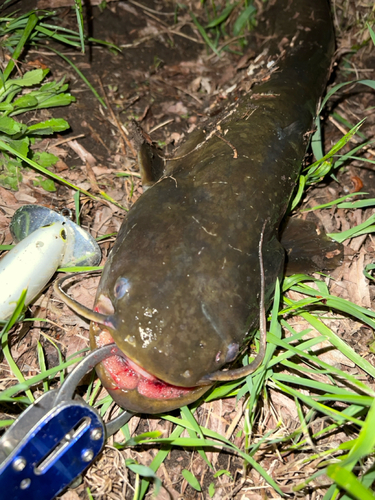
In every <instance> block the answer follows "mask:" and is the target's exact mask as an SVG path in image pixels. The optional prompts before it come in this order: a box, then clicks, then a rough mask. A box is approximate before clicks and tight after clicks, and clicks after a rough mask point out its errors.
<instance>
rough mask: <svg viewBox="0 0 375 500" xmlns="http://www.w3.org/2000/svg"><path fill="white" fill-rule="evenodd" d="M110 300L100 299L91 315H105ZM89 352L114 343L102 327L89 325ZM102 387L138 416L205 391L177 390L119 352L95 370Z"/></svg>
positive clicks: (168, 408)
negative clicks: (94, 312) (93, 313)
mask: <svg viewBox="0 0 375 500" xmlns="http://www.w3.org/2000/svg"><path fill="white" fill-rule="evenodd" d="M109 303H110V300H109V299H108V298H105V297H104V296H103V295H102V296H101V297H100V298H99V300H98V302H97V305H96V307H95V311H96V312H97V313H100V314H103V313H108V312H112V311H109V310H108V309H109V308H108V306H109ZM90 342H91V348H97V347H102V346H104V345H107V344H113V343H115V340H114V339H113V337H112V334H111V332H110V331H109V329H107V328H106V327H105V326H103V325H102V324H99V323H96V322H91V325H90ZM96 371H97V373H98V375H99V378H100V379H101V381H102V383H103V386H104V387H105V388H106V389H107V391H108V392H109V393H110V395H111V396H112V398H113V399H114V400H115V401H116V403H117V404H119V405H120V406H121V407H123V408H125V409H126V410H130V411H134V412H140V413H151V414H152V413H163V412H166V411H171V410H174V409H176V408H180V407H181V406H184V405H186V404H189V403H192V402H193V401H196V400H197V399H199V398H200V397H201V395H203V394H204V393H205V392H206V391H207V390H208V389H210V387H211V385H212V382H211V383H210V382H209V385H205V386H203V387H202V386H199V387H198V386H196V387H180V386H176V385H172V384H169V383H167V382H164V381H163V380H161V379H159V378H157V377H155V376H154V375H152V374H151V373H149V372H148V371H147V370H145V369H144V368H143V367H141V366H139V365H138V364H137V363H135V362H134V361H133V360H132V359H130V358H129V357H128V356H127V355H126V354H125V353H124V352H123V351H121V355H113V356H110V357H109V358H107V359H105V360H104V361H102V362H101V363H100V364H99V365H97V366H96Z"/></svg>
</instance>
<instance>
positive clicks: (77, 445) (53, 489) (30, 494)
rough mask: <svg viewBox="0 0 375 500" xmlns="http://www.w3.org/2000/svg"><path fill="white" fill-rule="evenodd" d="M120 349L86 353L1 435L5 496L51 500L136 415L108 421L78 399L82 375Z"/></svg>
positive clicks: (0, 478)
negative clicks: (65, 375) (75, 393)
mask: <svg viewBox="0 0 375 500" xmlns="http://www.w3.org/2000/svg"><path fill="white" fill-rule="evenodd" d="M113 355H121V351H120V350H119V349H118V348H117V347H116V346H115V345H114V344H110V345H107V346H104V347H101V348H99V349H96V350H95V351H92V352H91V353H90V354H89V355H88V356H86V357H85V358H84V359H83V360H82V361H81V362H80V363H79V364H78V365H77V366H76V368H75V369H74V370H73V371H72V373H71V374H70V375H69V376H68V378H67V379H66V381H65V382H64V383H63V385H62V386H61V388H60V389H56V390H52V391H49V392H46V393H45V394H43V396H41V397H40V398H39V399H38V400H37V401H36V402H35V403H34V404H33V405H31V406H30V407H29V408H28V409H27V410H26V411H24V412H23V413H22V414H21V416H20V417H19V418H18V419H17V420H16V422H15V423H14V424H13V425H12V426H11V427H10V428H9V429H8V430H7V432H6V433H5V434H4V435H3V436H2V437H1V439H0V497H2V493H1V492H5V491H6V492H7V495H6V496H7V498H11V499H12V500H26V499H27V500H34V499H35V500H52V499H53V498H55V496H56V495H58V494H59V493H60V492H62V491H63V490H64V489H65V488H66V487H67V486H68V485H69V484H71V483H72V481H74V480H75V479H76V478H77V477H78V476H80V475H81V474H82V473H83V472H84V471H85V469H86V468H87V467H89V465H91V464H92V462H93V461H94V460H95V459H96V458H97V456H98V455H99V453H100V452H101V450H102V449H103V447H104V444H105V441H106V439H107V437H109V436H110V435H112V434H114V433H115V432H116V431H117V430H118V429H120V428H121V427H122V426H123V425H125V423H126V422H127V421H128V420H129V419H130V418H131V417H132V415H133V414H132V413H129V412H126V411H125V412H123V413H122V414H121V415H120V416H119V417H117V418H116V419H114V420H112V421H111V422H109V424H104V422H103V420H102V418H101V417H100V415H99V413H98V412H97V411H96V410H95V409H94V408H93V407H91V406H89V405H88V404H86V403H85V402H84V401H83V400H81V399H73V396H74V392H75V389H76V387H77V384H78V382H79V381H80V380H81V378H82V377H83V375H85V374H86V373H88V372H89V371H90V370H92V368H94V367H95V365H96V364H98V363H99V362H101V361H103V359H106V358H108V357H109V356H113Z"/></svg>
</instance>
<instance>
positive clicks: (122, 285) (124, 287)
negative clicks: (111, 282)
mask: <svg viewBox="0 0 375 500" xmlns="http://www.w3.org/2000/svg"><path fill="white" fill-rule="evenodd" d="M129 288H130V283H129V280H128V279H126V278H118V279H117V280H116V283H115V286H114V289H113V292H114V294H115V297H116V299H122V297H123V296H124V295H125V294H126V292H128V291H129Z"/></svg>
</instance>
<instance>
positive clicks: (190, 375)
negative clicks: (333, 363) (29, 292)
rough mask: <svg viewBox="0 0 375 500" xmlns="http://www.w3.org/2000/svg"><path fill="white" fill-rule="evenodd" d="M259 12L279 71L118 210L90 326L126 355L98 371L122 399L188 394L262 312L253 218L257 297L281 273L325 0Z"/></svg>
mask: <svg viewBox="0 0 375 500" xmlns="http://www.w3.org/2000/svg"><path fill="white" fill-rule="evenodd" d="M272 9H274V10H275V12H274V14H272ZM269 19H270V21H269V23H271V24H272V23H273V24H274V27H273V28H270V32H271V33H274V34H275V44H276V41H277V42H279V43H281V45H282V49H281V50H282V54H281V55H280V57H279V58H278V59H277V61H276V69H275V70H274V71H272V72H271V74H270V77H269V79H267V81H265V82H263V83H260V84H258V85H256V86H254V88H253V89H252V90H250V91H248V92H243V93H242V95H241V96H240V97H239V98H238V99H237V100H234V101H233V102H232V103H231V104H230V105H229V106H228V107H227V109H226V110H225V111H224V112H223V113H222V114H221V115H219V116H218V117H217V118H216V119H215V121H214V122H211V124H209V125H207V126H203V127H202V128H200V129H198V130H196V131H195V132H193V133H192V134H191V135H190V136H189V138H188V139H187V141H186V142H185V143H184V144H183V146H181V147H180V148H179V149H178V150H177V152H176V155H175V157H174V159H173V160H170V161H167V162H166V165H165V170H164V173H163V175H162V177H161V178H160V179H159V180H158V181H157V182H156V183H155V184H154V185H153V186H152V187H151V188H150V189H148V190H147V191H146V192H145V193H144V194H143V195H142V196H141V197H140V198H139V199H138V200H137V202H136V203H135V204H134V206H133V207H132V208H131V209H130V211H129V213H128V214H127V217H126V219H125V220H124V223H123V225H122V227H121V229H120V232H119V234H118V236H117V240H116V243H115V245H114V247H113V249H112V251H111V254H110V256H109V258H108V261H107V262H106V265H105V268H104V270H103V274H102V278H101V281H100V284H99V288H98V291H97V296H96V306H95V310H96V312H97V313H99V314H97V316H98V317H99V316H100V315H102V317H103V318H105V320H103V321H100V319H99V322H93V323H92V325H91V346H92V347H97V346H100V345H103V344H105V343H108V342H111V341H115V342H116V344H117V345H118V346H119V347H120V349H121V350H122V351H123V353H124V354H125V355H126V357H127V360H124V359H121V358H115V357H113V359H112V358H109V360H107V361H106V362H104V363H103V364H101V365H100V366H99V367H98V373H99V375H100V377H101V379H102V381H103V384H104V386H106V387H107V388H108V389H109V391H110V393H111V395H112V397H113V398H114V399H115V400H116V401H117V403H118V404H120V405H121V406H123V407H124V408H126V409H128V410H132V411H140V412H146V413H159V412H162V411H167V410H171V409H173V408H176V407H179V406H181V405H184V404H187V403H189V402H191V401H193V400H195V399H197V398H198V397H199V396H200V395H201V394H203V393H204V392H205V391H206V390H207V389H208V388H209V385H208V386H207V385H202V384H203V383H204V380H206V381H207V375H209V374H212V373H215V372H217V371H218V370H221V369H222V368H223V367H225V366H226V365H227V364H228V363H230V362H232V361H233V360H235V359H236V357H237V356H238V354H239V352H240V351H241V348H242V347H243V345H244V343H246V341H247V339H248V333H249V332H251V331H252V330H254V329H255V328H256V327H257V325H258V322H259V301H260V280H261V273H260V260H259V255H258V247H259V240H260V235H261V233H262V228H264V230H263V244H262V259H263V264H264V276H265V301H266V303H269V302H270V300H271V298H272V294H273V291H274V284H275V281H276V278H277V277H280V276H281V274H282V270H283V262H284V249H283V248H282V246H281V244H280V242H279V234H278V232H279V226H280V223H281V220H282V218H283V216H284V214H285V212H286V210H287V207H288V203H289V200H290V197H291V194H292V192H293V189H294V187H295V184H296V181H297V178H298V175H299V171H300V166H301V162H302V160H303V157H304V155H305V151H306V147H307V144H308V136H309V131H310V130H311V127H312V124H313V119H314V117H315V115H316V110H317V105H318V103H319V99H320V97H321V95H322V93H323V91H324V88H325V85H326V81H327V77H328V74H329V69H330V64H331V59H332V54H333V49H334V36H333V28H332V23H331V18H330V12H329V4H328V2H326V1H325V0H317V1H316V2H308V1H304V0H291V1H289V2H286V1H285V2H284V1H283V0H281V1H278V2H276V4H275V5H274V6H273V7H272V8H271V12H270V14H269ZM279 47H280V45H279ZM276 52H277V51H276V50H275V53H276ZM270 53H272V49H271V52H270ZM100 323H101V324H100Z"/></svg>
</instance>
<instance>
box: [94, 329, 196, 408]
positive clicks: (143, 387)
mask: <svg viewBox="0 0 375 500" xmlns="http://www.w3.org/2000/svg"><path fill="white" fill-rule="evenodd" d="M113 342H114V340H113V338H112V336H111V334H110V333H109V332H108V330H102V331H101V333H100V334H99V336H97V337H96V344H97V346H98V347H102V346H103V345H107V344H111V343H113ZM102 366H103V367H104V369H105V370H106V372H107V373H108V375H110V377H111V379H112V380H113V382H114V384H113V385H112V387H111V389H113V390H116V389H119V390H121V391H125V392H128V391H137V392H138V394H139V395H140V396H143V397H144V398H149V399H157V400H168V399H175V398H184V396H188V395H189V394H191V393H192V392H194V391H196V389H197V387H177V386H174V385H170V384H167V383H166V382H163V381H162V380H160V379H158V378H156V377H154V376H153V375H151V374H150V373H148V372H147V371H146V370H144V369H143V368H141V367H140V366H138V365H137V364H136V363H134V362H133V361H131V360H130V359H129V358H127V357H125V356H124V357H122V356H111V357H110V358H107V359H106V360H104V361H103V362H102Z"/></svg>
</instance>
